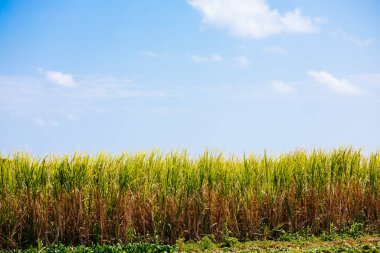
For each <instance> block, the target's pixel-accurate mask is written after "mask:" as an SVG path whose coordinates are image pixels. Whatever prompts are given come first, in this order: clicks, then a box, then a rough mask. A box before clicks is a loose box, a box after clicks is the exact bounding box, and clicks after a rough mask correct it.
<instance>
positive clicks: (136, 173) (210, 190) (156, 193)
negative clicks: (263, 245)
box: [0, 148, 380, 249]
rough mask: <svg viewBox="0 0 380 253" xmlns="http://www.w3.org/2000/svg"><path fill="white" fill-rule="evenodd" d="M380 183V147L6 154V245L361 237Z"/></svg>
mask: <svg viewBox="0 0 380 253" xmlns="http://www.w3.org/2000/svg"><path fill="white" fill-rule="evenodd" d="M379 186H380V153H379V152H373V153H372V154H370V155H368V156H364V155H363V154H362V153H361V151H360V150H355V149H352V148H339V149H335V150H331V151H324V150H314V151H311V152H306V151H304V150H296V151H294V152H291V153H288V154H283V155H280V156H276V157H274V156H273V157H270V156H268V155H266V153H264V154H263V155H261V156H256V155H253V154H252V155H248V156H243V157H234V156H226V155H223V154H222V153H214V152H210V151H206V152H204V153H203V154H202V155H200V156H199V157H196V158H191V157H189V155H188V154H187V153H186V152H170V153H163V152H160V151H156V150H154V151H151V152H140V153H133V154H131V153H123V154H120V155H111V154H107V153H99V154H97V155H95V156H90V155H86V154H81V153H75V154H73V155H62V156H56V155H49V156H46V157H33V156H31V155H30V154H27V153H15V154H10V155H7V156H4V155H2V156H1V155H0V248H3V249H17V248H25V247H29V246H30V245H35V244H36V241H40V242H41V243H42V244H43V245H51V244H58V243H62V244H65V245H73V244H74V245H77V244H83V245H92V244H94V243H95V244H101V245H102V244H117V243H130V242H160V243H165V244H174V243H175V242H176V241H177V240H178V239H179V238H183V239H184V240H185V241H188V240H200V239H202V238H204V236H205V235H212V236H213V238H214V239H213V240H215V241H223V238H225V237H226V236H230V237H234V238H238V239H239V240H241V241H242V240H243V241H244V240H258V239H276V238H280V237H281V236H282V235H284V234H286V233H297V232H299V231H308V233H310V234H314V235H319V234H322V235H323V234H325V235H326V237H328V236H327V235H329V234H331V233H330V232H331V231H332V230H333V231H343V230H345V229H346V228H350V229H351V230H352V231H351V232H352V234H355V233H357V236H360V231H363V230H366V229H367V230H368V231H376V230H377V231H378V230H379V228H380V222H379V221H380V218H379V215H380V213H379V211H380V199H379ZM358 224H360V225H358ZM355 226H361V227H355Z"/></svg>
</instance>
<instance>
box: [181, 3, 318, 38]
mask: <svg viewBox="0 0 380 253" xmlns="http://www.w3.org/2000/svg"><path fill="white" fill-rule="evenodd" d="M188 3H189V4H190V5H191V6H192V7H193V8H194V9H196V10H197V11H199V12H200V13H201V15H202V21H203V23H204V24H206V25H209V26H212V27H216V28H220V29H225V30H228V31H229V32H231V33H232V34H233V35H235V36H239V37H251V38H264V37H267V36H271V35H275V34H280V33H312V32H317V31H318V30H319V28H318V26H317V22H315V21H314V20H313V19H312V18H309V17H307V16H304V15H303V14H302V12H301V10H300V9H299V8H297V9H295V10H293V11H290V12H286V13H280V12H279V11H278V10H276V9H272V8H271V7H270V6H269V4H268V3H267V1H266V0H189V1H188ZM319 19H320V18H319Z"/></svg>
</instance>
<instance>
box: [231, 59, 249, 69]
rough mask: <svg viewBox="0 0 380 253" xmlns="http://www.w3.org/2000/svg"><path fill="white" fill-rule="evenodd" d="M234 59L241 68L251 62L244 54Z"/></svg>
mask: <svg viewBox="0 0 380 253" xmlns="http://www.w3.org/2000/svg"><path fill="white" fill-rule="evenodd" d="M235 60H236V62H237V64H238V66H239V67H242V68H245V67H248V66H249V65H250V64H251V63H250V61H249V60H248V58H247V57H246V56H238V57H236V58H235Z"/></svg>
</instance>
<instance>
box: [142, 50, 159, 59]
mask: <svg viewBox="0 0 380 253" xmlns="http://www.w3.org/2000/svg"><path fill="white" fill-rule="evenodd" d="M142 53H143V54H144V55H145V56H148V57H151V58H157V57H159V56H160V55H159V54H158V53H156V52H153V51H150V50H145V51H143V52H142Z"/></svg>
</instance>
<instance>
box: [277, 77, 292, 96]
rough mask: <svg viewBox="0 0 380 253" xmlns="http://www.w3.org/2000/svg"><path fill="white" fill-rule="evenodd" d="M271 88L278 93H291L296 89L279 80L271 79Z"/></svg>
mask: <svg viewBox="0 0 380 253" xmlns="http://www.w3.org/2000/svg"><path fill="white" fill-rule="evenodd" d="M272 89H273V91H275V92H276V93H280V94H291V93H294V92H296V89H295V88H294V87H293V86H291V85H289V84H287V83H285V82H283V81H279V80H273V81H272Z"/></svg>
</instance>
